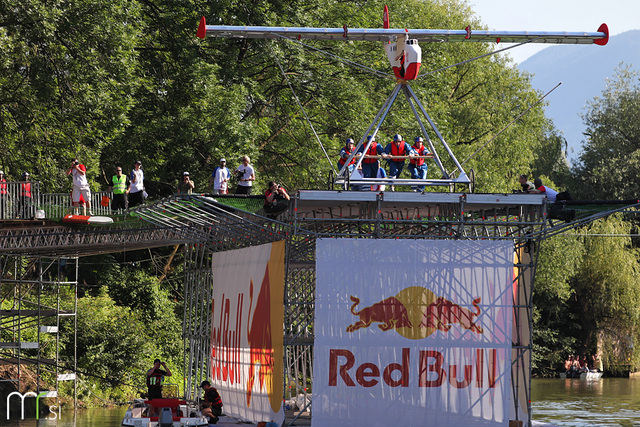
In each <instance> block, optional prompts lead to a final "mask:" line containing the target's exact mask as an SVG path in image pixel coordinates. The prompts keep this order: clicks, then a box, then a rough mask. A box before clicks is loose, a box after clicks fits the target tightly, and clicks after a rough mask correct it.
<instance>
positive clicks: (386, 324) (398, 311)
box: [347, 296, 412, 332]
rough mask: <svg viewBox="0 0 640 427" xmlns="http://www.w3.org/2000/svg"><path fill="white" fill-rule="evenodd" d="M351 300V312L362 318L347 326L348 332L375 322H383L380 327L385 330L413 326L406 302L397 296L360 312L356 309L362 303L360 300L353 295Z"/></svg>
mask: <svg viewBox="0 0 640 427" xmlns="http://www.w3.org/2000/svg"><path fill="white" fill-rule="evenodd" d="M351 301H353V305H352V306H351V313H352V314H353V315H354V316H359V317H360V320H358V321H357V322H356V323H354V324H353V325H349V326H347V332H353V331H355V330H358V329H360V328H368V327H369V325H371V323H373V322H379V323H381V325H378V327H379V328H380V329H382V330H383V331H388V330H389V329H391V328H402V327H408V328H410V327H411V326H412V325H411V321H410V320H409V315H408V314H407V309H406V308H405V306H404V304H402V303H401V302H400V301H399V300H398V299H397V298H395V297H389V298H387V299H385V300H383V301H380V302H377V303H375V304H373V305H372V306H370V307H365V308H363V309H362V310H360V311H358V312H356V311H354V310H355V308H356V305H358V304H359V303H360V300H359V299H358V298H356V297H354V296H351Z"/></svg>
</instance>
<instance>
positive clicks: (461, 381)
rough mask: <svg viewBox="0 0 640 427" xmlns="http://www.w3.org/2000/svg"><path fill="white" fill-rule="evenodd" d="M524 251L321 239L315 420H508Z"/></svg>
mask: <svg viewBox="0 0 640 427" xmlns="http://www.w3.org/2000/svg"><path fill="white" fill-rule="evenodd" d="M513 254H514V247H513V242H511V241H447V240H406V239H402V240H387V239H385V240H372V239H318V240H317V246H316V306H315V317H316V320H315V344H314V381H313V404H312V426H315V427H321V426H328V425H330V426H332V427H337V426H345V427H347V426H348V427H352V426H354V425H363V426H364V425H366V426H396V425H400V426H403V427H404V426H424V425H427V424H428V425H433V426H451V427H460V426H465V427H472V426H484V427H486V426H508V424H509V411H510V395H511V381H510V376H511V366H510V365H511V338H512V334H511V329H512V321H513V319H512V317H513V304H512V298H513V296H512V283H513ZM425 423H426V424H425Z"/></svg>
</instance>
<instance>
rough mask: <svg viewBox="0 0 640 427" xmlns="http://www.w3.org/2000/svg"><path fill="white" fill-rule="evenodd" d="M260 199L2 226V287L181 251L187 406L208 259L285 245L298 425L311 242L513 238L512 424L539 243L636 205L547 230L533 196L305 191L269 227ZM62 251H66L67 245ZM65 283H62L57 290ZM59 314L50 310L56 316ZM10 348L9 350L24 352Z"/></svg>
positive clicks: (206, 336) (288, 350)
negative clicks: (61, 270) (74, 222)
mask: <svg viewBox="0 0 640 427" xmlns="http://www.w3.org/2000/svg"><path fill="white" fill-rule="evenodd" d="M262 201H263V198H260V197H254V196H250V197H232V196H212V195H180V196H173V197H169V198H166V199H163V200H161V201H159V202H157V203H154V204H149V205H144V206H142V207H140V208H138V209H136V210H135V211H134V212H133V214H134V215H136V216H137V217H139V218H140V219H142V220H143V221H138V222H137V223H135V224H133V226H132V224H126V223H125V224H118V223H116V224H113V225H112V226H109V227H104V228H100V229H90V228H84V229H82V228H66V227H61V226H59V225H52V224H48V223H46V222H42V223H40V222H34V223H33V224H32V227H31V228H25V227H22V226H21V227H16V228H15V229H11V228H0V273H2V274H1V275H0V284H2V285H3V286H5V285H9V282H8V281H9V280H13V279H14V278H16V277H19V276H18V275H17V273H14V274H13V276H11V275H7V272H8V269H9V270H10V269H11V268H9V265H14V263H15V265H18V264H21V263H24V262H25V261H23V260H31V261H30V262H32V263H33V262H35V261H34V260H38V261H37V262H41V263H43V266H44V265H46V264H45V263H44V261H43V260H45V259H48V258H45V254H49V256H50V257H53V258H51V260H52V261H49V262H56V261H55V260H58V261H57V262H60V261H61V260H63V259H67V258H65V257H71V258H68V259H73V260H75V263H76V278H75V283H76V286H77V262H78V261H77V258H73V257H74V256H75V257H77V256H80V255H79V254H78V253H77V252H78V249H77V248H78V247H82V248H83V251H84V253H83V254H82V255H90V254H96V253H109V252H120V251H122V250H132V249H139V248H143V247H157V246H168V245H175V244H184V245H185V246H184V317H183V338H184V351H185V354H184V364H185V378H184V390H185V397H186V398H188V399H194V398H196V397H198V396H199V394H200V389H199V387H198V386H199V384H200V382H201V381H202V380H203V379H205V378H207V376H208V375H209V373H210V366H209V364H210V360H211V359H210V357H211V354H210V351H211V350H210V344H211V336H210V331H211V321H212V319H211V299H212V295H213V290H214V286H215V284H214V283H213V271H212V256H213V254H214V253H215V252H220V251H229V250H234V249H240V248H244V247H248V246H255V245H261V244H266V243H270V242H276V241H282V240H284V241H285V242H286V252H285V296H284V301H283V304H284V308H285V310H284V313H285V322H284V346H285V354H284V358H283V364H284V367H285V370H284V372H285V381H284V390H283V395H284V397H285V399H287V398H297V400H298V402H297V404H298V406H299V407H300V412H299V413H297V414H296V416H299V415H300V414H302V413H303V412H304V411H309V410H310V405H311V402H312V399H311V395H310V393H309V391H310V388H311V387H312V385H313V343H314V333H313V327H314V323H313V322H314V309H315V306H314V301H315V277H316V271H315V247H316V240H317V239H318V238H359V239H432V240H434V239H449V240H450V239H455V240H479V239H491V240H497V239H502V240H511V241H513V242H514V247H515V251H514V290H517V292H514V301H513V305H514V325H513V331H514V332H513V346H512V387H511V389H512V395H513V401H514V408H513V411H512V412H513V413H512V417H514V418H515V419H517V420H523V421H525V420H526V421H527V422H528V423H529V424H530V409H531V408H530V389H531V351H532V340H531V326H532V310H533V302H532V290H533V279H534V274H535V265H536V262H537V254H538V248H539V245H540V242H541V241H542V240H544V239H545V238H547V237H549V236H553V235H556V234H559V233H562V232H563V231H565V230H568V229H572V228H576V227H580V226H583V225H585V224H587V223H589V222H591V221H594V220H596V219H600V218H604V217H606V216H607V215H609V214H611V213H614V212H626V211H630V210H637V208H638V206H639V203H637V201H634V203H622V202H619V203H617V205H619V206H614V205H613V204H612V205H611V206H607V207H605V208H602V206H598V207H596V208H594V209H593V210H591V211H588V210H587V209H584V208H583V210H582V212H581V213H580V215H579V216H578V217H577V219H576V220H575V221H571V222H564V221H557V220H556V221H552V220H550V219H549V217H548V214H547V212H548V210H549V209H548V208H549V206H548V205H547V199H546V198H545V197H544V196H542V195H536V194H466V193H435V192H426V193H421V194H420V193H410V192H398V193H393V192H388V193H383V192H380V193H376V192H369V191H305V190H302V191H299V192H298V193H297V194H295V195H294V197H292V200H291V204H290V208H289V209H288V210H287V211H286V212H284V213H283V214H282V215H281V216H280V217H279V218H278V219H276V220H274V219H269V218H267V217H265V216H264V215H263V214H261V213H262V211H261V209H260V208H261V206H262ZM576 209H579V207H576ZM254 212H255V213H254ZM70 241H72V242H74V245H69V242H70ZM81 242H91V244H88V245H81V244H80V243H81ZM30 257H33V258H30ZM39 257H40V258H39ZM55 257H57V258H55ZM51 268H52V267H43V268H42V269H41V271H42V272H43V273H42V274H40V275H38V277H37V278H36V279H33V280H32V282H31V283H32V284H33V283H35V284H38V287H39V288H40V287H42V286H45V285H47V286H48V283H47V281H46V280H44V272H47V271H50V270H51ZM16 271H17V270H16ZM20 280H22V281H23V282H24V280H25V278H24V277H22V278H21V279H20ZM52 282H55V280H53V281H52ZM16 283H17V282H16ZM24 283H27V282H24ZM67 284H68V283H65V282H59V283H58V286H66V285H67ZM24 286H26V285H24ZM19 300H20V299H19ZM57 309H58V312H59V311H60V307H57ZM39 313H40V315H41V314H42V313H43V311H40V312H39ZM74 313H75V306H74ZM2 314H3V317H4V313H2ZM74 317H75V316H74ZM18 342H21V341H18ZM18 347H19V348H18V351H22V350H26V349H25V348H23V347H22V346H21V345H20V346H18ZM23 360H24V358H23ZM74 363H75V358H74ZM56 366H57V362H56ZM74 369H75V366H74ZM289 420H290V418H289ZM294 420H295V417H294Z"/></svg>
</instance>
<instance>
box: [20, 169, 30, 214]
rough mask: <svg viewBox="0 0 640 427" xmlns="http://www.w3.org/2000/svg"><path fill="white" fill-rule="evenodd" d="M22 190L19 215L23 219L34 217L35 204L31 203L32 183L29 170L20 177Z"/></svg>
mask: <svg viewBox="0 0 640 427" xmlns="http://www.w3.org/2000/svg"><path fill="white" fill-rule="evenodd" d="M20 181H21V182H20V192H19V194H18V195H19V197H18V206H17V217H18V218H22V219H29V218H33V213H32V211H33V205H32V203H31V200H32V194H31V183H30V182H29V172H24V173H23V174H22V177H21V178H20Z"/></svg>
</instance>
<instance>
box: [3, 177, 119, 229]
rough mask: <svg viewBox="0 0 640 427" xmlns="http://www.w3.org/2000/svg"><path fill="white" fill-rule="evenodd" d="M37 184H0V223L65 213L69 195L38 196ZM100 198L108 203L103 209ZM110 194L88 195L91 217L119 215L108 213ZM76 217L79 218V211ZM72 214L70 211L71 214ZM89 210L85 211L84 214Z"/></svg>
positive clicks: (95, 193)
mask: <svg viewBox="0 0 640 427" xmlns="http://www.w3.org/2000/svg"><path fill="white" fill-rule="evenodd" d="M41 188H42V183H41V182H39V181H11V182H0V220H3V219H4V220H6V219H33V218H39V219H45V218H47V219H56V220H59V219H61V218H62V217H64V216H65V215H66V214H67V213H69V208H70V207H71V192H69V193H42V192H41ZM103 197H107V198H108V199H109V203H108V204H107V206H102V204H101V202H102V199H103ZM112 197H113V195H112V193H111V192H110V191H95V192H93V191H92V192H91V213H92V214H93V215H112V214H114V213H115V214H121V213H123V212H122V211H116V212H113V211H111V199H112ZM77 210H78V214H80V215H82V213H83V210H82V207H79V208H78V209H77ZM71 212H73V210H72V211H71ZM88 213H89V210H87V214H88Z"/></svg>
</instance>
